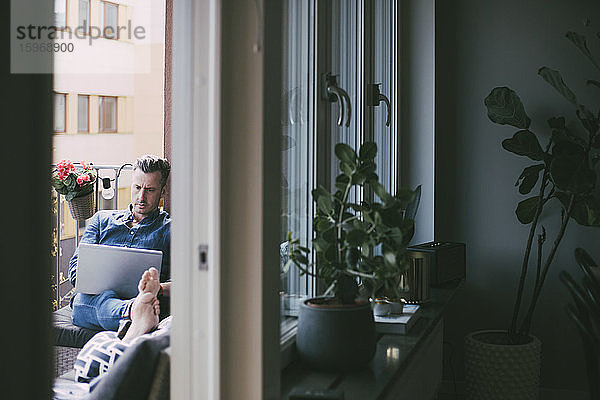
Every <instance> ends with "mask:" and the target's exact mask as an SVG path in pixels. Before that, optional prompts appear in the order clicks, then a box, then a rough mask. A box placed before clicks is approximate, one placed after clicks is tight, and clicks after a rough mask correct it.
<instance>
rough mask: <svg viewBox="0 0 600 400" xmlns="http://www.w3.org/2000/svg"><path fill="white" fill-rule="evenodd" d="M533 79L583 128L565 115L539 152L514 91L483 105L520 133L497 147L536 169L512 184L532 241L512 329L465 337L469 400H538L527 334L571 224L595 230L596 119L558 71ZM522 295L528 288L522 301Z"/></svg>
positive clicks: (575, 39)
mask: <svg viewBox="0 0 600 400" xmlns="http://www.w3.org/2000/svg"><path fill="white" fill-rule="evenodd" d="M566 36H567V38H568V39H569V40H570V41H571V42H572V43H573V44H574V45H575V46H576V47H577V48H578V49H579V50H580V51H581V52H582V53H583V54H584V55H585V56H586V58H588V60H590V61H591V62H592V63H593V64H594V66H595V67H596V68H598V69H600V65H599V64H598V62H596V60H595V59H594V57H593V56H592V54H591V53H590V51H589V49H588V47H587V43H586V39H585V37H584V36H581V35H579V34H577V33H574V32H569V33H567V34H566ZM538 75H539V76H541V77H542V78H543V79H544V80H545V81H546V82H548V83H549V84H550V85H551V86H552V87H553V88H554V89H555V90H556V91H558V93H560V94H561V95H562V96H563V97H565V98H566V99H567V100H568V101H569V102H570V103H571V105H572V106H573V107H574V108H575V114H576V117H577V120H578V121H579V123H580V125H581V128H578V127H576V126H571V125H567V123H566V122H565V118H564V117H563V116H558V117H554V118H550V119H548V126H549V128H550V132H551V135H550V136H549V138H548V139H547V143H546V144H545V145H544V146H542V145H541V144H540V137H538V135H536V134H535V133H533V132H532V130H530V123H531V120H530V118H529V116H528V115H527V113H526V112H525V108H524V106H523V104H522V103H521V100H520V98H519V96H518V95H517V94H516V93H515V92H514V91H512V90H511V89H509V88H507V87H497V88H495V89H493V90H492V92H491V93H490V94H489V96H487V97H486V99H485V101H484V103H485V106H486V107H487V112H488V117H489V119H490V120H491V121H492V122H495V123H497V124H503V125H504V124H506V125H511V126H513V127H515V128H517V129H519V130H518V131H517V132H516V133H515V134H514V135H513V136H512V138H509V139H505V140H504V141H503V142H502V147H504V149H505V150H507V151H509V152H512V153H515V154H517V155H519V156H524V157H527V158H529V159H530V160H531V161H533V164H532V165H530V166H528V167H526V168H525V169H524V170H523V172H522V173H521V175H520V176H519V177H518V179H517V183H516V184H515V185H516V186H518V187H519V192H520V193H521V194H523V195H528V196H529V197H527V198H526V199H524V200H522V201H520V202H519V203H518V205H517V208H516V211H515V213H516V215H517V219H518V220H519V222H521V223H522V224H525V225H529V236H528V239H527V242H526V244H525V251H524V255H523V261H522V265H521V273H520V277H519V283H518V287H517V291H516V297H515V303H514V306H513V313H512V319H511V322H510V325H509V327H508V330H507V331H482V332H474V333H471V334H470V335H467V337H466V338H465V361H466V371H465V372H466V382H467V394H468V396H469V397H468V398H472V399H475V398H477V399H482V398H492V397H489V396H490V394H491V393H493V398H494V399H505V398H506V399H517V398H537V392H538V384H539V374H540V356H541V344H540V342H539V340H538V339H537V338H535V337H533V336H532V335H531V323H532V319H533V314H534V311H535V308H536V305H537V302H538V299H539V297H540V295H541V293H542V288H543V286H544V283H545V281H546V278H547V275H548V270H549V268H550V266H551V264H552V261H553V260H554V256H555V255H556V251H557V249H558V246H559V244H560V242H561V240H562V238H563V236H564V234H565V231H566V229H567V227H568V225H569V223H570V221H571V220H573V221H575V222H576V223H578V224H580V225H585V226H599V225H600V197H599V196H598V192H597V187H596V183H597V169H598V157H599V150H600V132H599V128H598V127H599V123H600V121H599V117H600V116H599V115H595V114H594V113H592V112H591V111H590V109H589V108H587V107H585V106H584V105H582V104H580V103H579V102H578V100H577V97H576V96H575V94H574V93H573V92H572V91H571V89H569V87H567V85H566V84H565V82H564V80H563V78H562V76H561V74H560V72H558V71H555V70H552V69H550V68H548V67H542V68H540V69H539V71H538ZM588 84H590V85H594V86H598V87H600V83H599V82H598V81H593V80H590V81H588ZM534 189H535V192H534V194H533V195H531V194H530V193H531V192H532V191H533V190H534ZM551 203H558V204H559V205H560V214H559V215H557V217H558V218H557V222H558V223H559V224H560V225H559V228H558V232H557V234H556V237H554V240H553V241H552V244H551V247H550V250H549V251H547V252H545V253H544V245H545V244H546V243H547V242H549V240H548V239H549V238H547V235H546V230H545V228H544V227H543V226H541V225H540V216H541V215H542V214H543V213H544V215H545V216H546V217H549V216H550V215H549V213H550V212H551V209H550V208H549V207H548V205H550V204H551ZM536 238H537V240H535V239H536ZM534 247H535V251H534ZM532 253H533V254H532ZM532 269H533V277H534V282H533V285H531V286H530V287H529V286H527V285H525V282H526V278H527V274H528V272H529V271H530V270H532ZM526 288H530V289H531V292H530V293H528V295H527V296H525V292H526ZM525 299H527V300H528V304H525V303H524V300H525ZM499 360H502V362H499Z"/></svg>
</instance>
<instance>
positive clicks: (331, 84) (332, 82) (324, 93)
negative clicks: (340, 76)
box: [321, 73, 352, 126]
mask: <svg viewBox="0 0 600 400" xmlns="http://www.w3.org/2000/svg"><path fill="white" fill-rule="evenodd" d="M321 99H322V100H325V101H328V102H330V103H333V102H336V101H337V102H338V112H339V115H338V120H337V124H338V125H339V126H342V125H344V116H345V117H346V123H345V125H346V126H350V118H351V117H352V105H351V104H350V96H348V93H346V91H345V90H344V89H342V88H341V87H339V86H338V84H337V77H336V75H332V74H329V73H327V74H323V75H322V77H321Z"/></svg>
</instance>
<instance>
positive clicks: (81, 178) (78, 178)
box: [77, 176, 84, 185]
mask: <svg viewBox="0 0 600 400" xmlns="http://www.w3.org/2000/svg"><path fill="white" fill-rule="evenodd" d="M83 182H84V179H83V176H78V177H77V184H78V185H81V184H82V183H83Z"/></svg>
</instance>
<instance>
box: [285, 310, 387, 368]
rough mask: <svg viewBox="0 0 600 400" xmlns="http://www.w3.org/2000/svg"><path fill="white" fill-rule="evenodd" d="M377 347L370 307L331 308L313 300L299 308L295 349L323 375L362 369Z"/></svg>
mask: <svg viewBox="0 0 600 400" xmlns="http://www.w3.org/2000/svg"><path fill="white" fill-rule="evenodd" d="M311 302H314V303H317V304H316V305H311ZM319 303H320V304H319ZM376 345H377V334H376V332H375V321H374V319H373V312H372V310H371V305H370V304H369V303H363V304H352V305H333V304H323V302H322V298H313V299H308V300H305V301H304V302H302V304H301V305H300V314H299V316H298V332H297V334H296V349H297V350H298V355H299V356H300V358H301V359H302V360H303V361H304V362H306V363H307V364H309V365H310V366H311V367H313V368H315V369H319V370H325V371H350V370H357V369H361V368H364V367H365V366H366V365H367V364H368V363H369V361H371V359H372V358H373V356H374V355H375V348H376Z"/></svg>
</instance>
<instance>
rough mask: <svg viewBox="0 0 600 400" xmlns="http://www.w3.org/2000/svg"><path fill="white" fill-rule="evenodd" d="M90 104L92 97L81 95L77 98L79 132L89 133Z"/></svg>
mask: <svg viewBox="0 0 600 400" xmlns="http://www.w3.org/2000/svg"><path fill="white" fill-rule="evenodd" d="M89 104H90V97H89V96H82V95H79V96H78V98H77V130H78V131H79V132H88V131H89V119H88V118H89Z"/></svg>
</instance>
